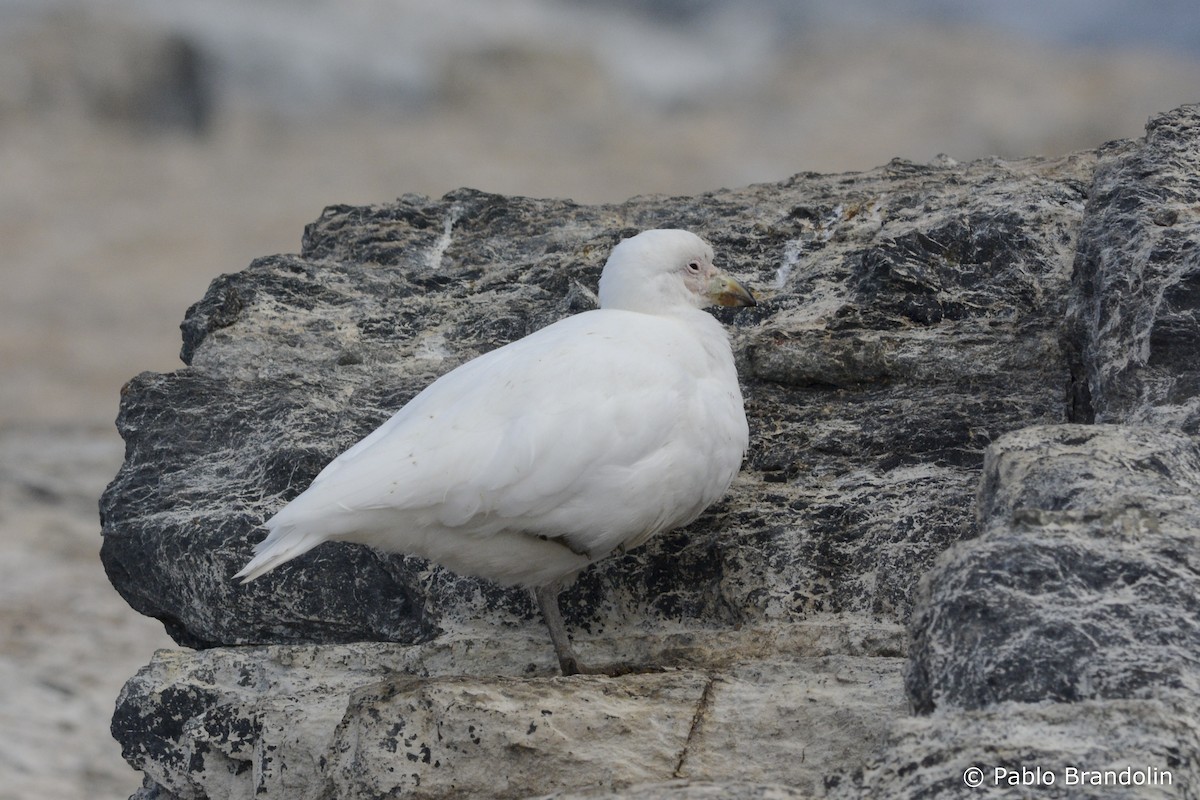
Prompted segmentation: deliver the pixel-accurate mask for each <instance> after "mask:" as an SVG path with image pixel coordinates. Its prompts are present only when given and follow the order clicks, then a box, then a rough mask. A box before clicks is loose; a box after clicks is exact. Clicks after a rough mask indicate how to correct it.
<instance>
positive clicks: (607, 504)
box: [236, 231, 748, 585]
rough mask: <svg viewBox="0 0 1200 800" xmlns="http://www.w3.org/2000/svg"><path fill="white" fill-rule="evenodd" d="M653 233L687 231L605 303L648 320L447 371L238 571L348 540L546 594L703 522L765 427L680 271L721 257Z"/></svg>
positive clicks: (583, 317)
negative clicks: (629, 301) (623, 303)
mask: <svg viewBox="0 0 1200 800" xmlns="http://www.w3.org/2000/svg"><path fill="white" fill-rule="evenodd" d="M649 233H651V234H656V235H659V234H669V235H667V236H651V237H650V238H652V239H655V238H657V239H658V240H660V241H657V242H652V243H651V244H656V245H657V246H656V247H652V248H650V250H649V255H647V253H646V252H644V251H645V250H646V248H645V245H646V244H647V243H646V242H644V241H638V240H640V239H642V238H643V237H646V236H647V234H641V235H640V236H638V237H635V238H634V239H632V240H626V242H625V243H623V244H622V245H621V246H618V248H617V249H615V250H614V252H613V256H612V257H611V258H610V259H609V262H608V264H607V265H606V266H605V271H604V277H603V278H602V284H601V286H602V292H601V297H602V302H603V298H604V297H605V289H612V287H614V286H615V287H618V288H619V290H620V291H619V292H617V294H616V296H619V297H622V298H624V297H636V298H637V302H636V306H637V307H638V309H639V310H628V309H625V308H608V307H606V308H601V309H598V310H595V311H589V312H585V313H582V314H578V315H576V316H573V317H569V318H567V319H565V320H562V321H560V322H557V323H555V324H553V325H550V326H548V327H546V328H543V329H542V330H540V331H537V332H536V333H533V334H531V335H530V336H527V337H525V338H524V339H521V340H519V341H517V342H513V343H512V344H509V345H507V346H505V347H501V348H499V349H497V350H494V351H492V352H490V353H487V354H485V355H483V356H480V357H479V358H476V359H474V360H472V361H469V362H467V363H465V364H463V365H461V366H460V367H458V368H457V369H455V370H453V371H452V372H450V373H448V374H446V375H444V376H442V377H441V378H439V379H438V380H436V381H435V382H434V383H432V384H430V385H429V386H428V387H427V388H426V389H425V390H424V391H423V392H421V393H420V394H419V395H417V396H416V397H415V398H413V400H412V401H411V402H409V403H408V404H407V405H406V406H405V407H404V408H402V409H400V411H399V412H397V413H396V414H395V416H393V417H392V418H391V419H389V420H388V421H387V422H385V423H384V424H383V425H382V426H380V427H379V428H378V429H377V430H375V431H374V432H373V433H371V434H370V435H369V436H367V437H366V438H364V439H363V440H362V441H360V442H359V443H358V444H356V445H355V446H354V447H351V448H350V449H349V450H347V451H346V452H345V453H343V454H342V455H341V456H339V457H338V458H336V459H335V460H334V461H333V462H332V463H330V464H329V465H328V466H327V467H326V468H325V469H324V470H323V471H322V472H321V473H320V474H319V475H318V476H317V477H316V479H315V480H314V481H313V482H312V484H311V485H310V486H309V488H308V489H307V490H306V491H305V492H304V493H303V494H301V495H300V496H299V497H297V498H296V499H295V500H293V501H292V502H291V503H289V504H288V505H287V506H285V507H284V508H283V509H282V510H280V511H279V513H277V514H276V515H275V516H273V517H272V518H271V519H269V520H267V522H266V523H265V526H266V527H267V528H268V529H269V530H270V534H269V535H268V536H267V538H266V539H265V540H264V541H263V542H262V543H260V544H259V545H258V546H257V547H256V548H255V553H256V555H255V557H254V558H253V560H251V561H250V563H248V564H247V565H246V567H245V568H244V569H243V570H242V571H241V572H239V573H238V575H237V576H236V577H241V578H244V579H245V580H253V579H254V578H256V577H258V576H259V575H262V574H263V573H265V572H267V571H269V570H271V569H273V568H275V567H276V566H278V565H279V564H282V563H283V562H285V561H288V560H290V559H292V558H295V557H296V556H298V555H301V554H302V553H304V552H307V551H308V550H309V549H311V548H312V547H314V546H316V545H317V544H319V543H321V542H323V541H327V540H343V541H354V542H361V543H364V544H368V545H371V546H374V547H377V548H380V549H382V550H387V551H392V552H400V553H412V554H416V555H420V556H424V557H426V558H430V559H432V560H434V561H437V562H439V563H441V564H443V565H445V566H447V567H448V568H450V569H452V570H454V571H456V572H460V573H465V574H473V575H480V576H483V577H486V578H490V579H492V580H494V581H497V582H500V583H505V584H524V585H544V584H548V583H551V582H553V581H556V580H559V579H561V578H563V577H565V576H568V575H570V574H572V573H574V572H576V571H578V570H579V569H581V568H582V567H584V566H586V565H587V564H588V563H590V562H591V561H592V560H594V559H596V558H599V557H601V556H604V555H606V554H608V553H609V552H611V551H612V550H614V549H615V548H617V547H619V546H626V547H632V546H636V545H637V544H640V543H641V542H643V541H644V540H645V539H646V538H648V537H649V536H651V535H653V534H654V533H657V532H659V531H662V530H667V529H670V528H674V527H678V526H681V525H685V524H687V523H688V522H690V521H692V520H693V519H694V518H695V517H696V516H698V515H699V514H700V512H701V511H703V509H704V508H705V507H707V506H708V505H709V504H711V503H712V502H713V501H715V500H716V499H718V498H719V497H720V496H721V495H722V494H723V493H724V492H725V490H726V489H727V488H728V487H729V484H730V482H731V481H732V480H733V477H734V475H735V474H736V473H737V470H738V468H739V466H740V464H741V460H742V456H743V454H744V452H745V449H746V445H747V439H748V431H747V427H746V418H745V414H744V412H743V409H742V398H741V393H740V390H739V388H738V382H737V374H736V372H735V369H734V364H733V355H732V352H731V351H730V347H729V342H728V338H727V336H726V334H725V331H724V330H723V329H722V328H721V326H720V325H719V324H718V323H717V321H716V320H715V319H713V318H712V317H711V316H710V315H708V314H707V313H705V312H704V311H701V310H699V309H698V308H697V305H699V301H698V300H696V299H693V298H690V297H687V296H685V295H684V294H683V293H681V292H680V286H682V284H683V277H682V276H681V275H679V276H676V275H674V267H672V266H671V265H676V266H678V267H683V266H685V265H686V264H687V263H688V259H689V258H693V257H703V258H704V259H705V261H706V263H708V264H711V257H712V256H711V250H709V249H708V247H707V245H705V244H704V243H703V242H702V241H701V240H700V239H698V238H697V237H695V236H693V235H692V234H687V233H684V232H663V231H653V232H649ZM629 242H634V243H635V244H636V245H638V247H629V248H626V250H625V251H624V252H623V251H622V247H624V245H625V244H628V243H629ZM695 253H698V254H699V255H698V256H693V254H695ZM681 259H682V260H681ZM668 269H671V270H672V276H671V277H673V278H677V282H678V286H673V285H670V283H669V282H667V283H664V282H663V281H662V280H661V277H662V275H661V273H666V272H667V271H668ZM660 286H662V287H664V288H661V289H659V288H658V287H660ZM639 287H641V288H642V289H643V291H642V292H641V293H639V292H638V291H637V289H638V288H639ZM656 293H657V294H658V295H659V296H657V297H656ZM608 294H609V295H610V296H613V292H612V291H609V293H608ZM646 308H653V309H654V312H653V313H648V312H647V311H646V310H644V309H646Z"/></svg>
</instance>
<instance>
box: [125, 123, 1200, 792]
mask: <svg viewBox="0 0 1200 800" xmlns="http://www.w3.org/2000/svg"><path fill="white" fill-rule="evenodd" d="M1198 176H1200V107H1195V106H1189V107H1184V108H1181V109H1177V110H1175V111H1173V112H1170V113H1167V114H1163V115H1160V116H1158V117H1156V118H1154V119H1153V120H1151V122H1150V123H1149V125H1148V127H1147V132H1146V136H1145V138H1143V139H1139V140H1137V141H1121V142H1114V143H1110V144H1108V145H1105V146H1104V147H1102V148H1100V149H1098V150H1096V151H1090V152H1082V153H1076V154H1073V155H1070V156H1067V157H1064V158H1059V159H1027V160H1022V161H999V160H985V161H978V162H973V163H970V164H958V163H955V162H953V161H952V160H950V159H943V160H940V161H939V162H937V163H934V164H930V165H916V164H911V163H906V162H893V163H891V164H888V165H887V166H884V167H881V168H879V169H876V170H873V171H870V172H864V173H853V174H846V175H832V176H826V175H815V174H804V175H798V176H795V177H793V178H791V179H789V180H786V181H783V182H781V183H777V184H767V185H758V186H752V187H749V188H745V189H739V190H732V191H719V192H713V193H711V194H705V195H702V196H698V197H671V198H668V197H642V198H635V199H633V200H630V201H628V202H626V203H622V204H619V205H608V206H580V205H576V204H573V203H570V202H567V201H555V200H532V199H527V198H513V197H500V196H496V195H488V194H483V193H480V192H475V191H468V190H463V191H459V192H454V193H451V194H449V195H447V196H446V197H444V198H442V199H441V200H438V201H432V200H429V199H427V198H424V197H415V196H406V197H403V198H401V199H400V200H399V201H397V202H396V203H392V204H387V205H381V206H374V207H368V208H351V207H333V208H329V209H327V210H326V211H325V213H324V214H323V215H322V216H321V218H320V219H319V220H317V221H316V222H315V223H313V224H312V225H310V226H309V227H308V229H307V230H306V231H305V235H304V242H303V249H302V251H301V253H300V254H299V255H286V256H273V257H269V258H263V259H260V260H258V261H256V262H254V263H253V264H251V265H250V266H249V267H248V268H247V269H245V270H243V271H242V272H239V273H236V274H232V275H224V276H222V277H220V278H218V279H217V280H216V281H214V282H213V284H212V286H211V288H210V289H209V291H208V293H207V294H206V295H205V297H204V298H203V299H202V300H201V301H200V302H199V303H197V304H196V305H195V306H193V307H192V308H191V309H190V310H189V311H188V314H187V318H186V319H185V320H184V322H183V325H182V328H183V340H184V344H183V352H182V358H183V360H184V362H185V364H186V366H185V367H184V368H182V369H180V370H178V371H176V372H173V373H170V374H166V375H161V374H150V373H145V374H142V375H139V376H138V377H136V378H134V379H133V380H132V381H131V382H130V383H129V384H128V385H127V386H126V388H125V390H124V392H123V396H122V402H121V412H120V417H119V419H118V426H119V428H120V431H121V434H122V436H123V437H124V439H125V442H126V459H125V464H124V466H123V467H122V469H121V471H120V473H119V474H118V475H117V477H116V479H115V480H114V481H113V483H112V484H111V486H109V488H108V490H107V491H106V493H105V494H104V497H103V499H102V501H101V515H102V519H103V532H104V544H103V550H102V556H103V560H104V564H105V567H106V569H107V570H108V574H109V576H110V578H111V580H112V582H113V584H114V586H116V588H117V589H118V590H119V591H120V592H121V594H122V595H123V596H124V597H125V598H126V600H127V601H128V602H129V603H130V605H132V606H133V607H134V608H135V609H136V610H138V611H140V612H142V613H144V614H148V615H151V616H153V617H156V618H158V619H160V620H162V621H163V623H164V625H165V626H166V628H167V630H168V632H169V633H170V634H171V635H172V636H173V637H174V638H175V640H176V641H177V642H178V643H179V644H180V645H182V646H184V647H185V648H191V649H180V650H172V651H162V652H159V653H158V654H156V655H155V657H154V659H153V661H152V662H151V663H150V664H149V665H148V666H146V667H145V668H144V669H142V670H141V671H140V672H139V673H138V674H137V675H136V676H134V677H133V678H132V679H131V680H130V681H129V682H128V684H127V685H126V687H125V690H124V691H123V692H122V694H121V697H120V699H119V700H118V704H117V710H116V714H115V716H114V719H113V732H114V735H115V736H116V737H117V739H118V740H119V741H120V742H121V745H122V747H123V749H124V753H125V757H126V759H127V760H128V761H129V763H130V764H131V765H132V766H133V767H134V768H136V769H138V770H141V771H142V773H143V774H144V787H143V789H142V790H141V791H140V793H139V796H140V797H142V798H147V799H148V798H164V799H169V798H188V799H189V800H191V799H192V798H240V797H245V798H250V797H257V798H289V800H291V799H294V798H314V799H315V798H333V797H362V798H366V797H385V796H386V797H398V796H413V797H464V796H488V797H506V798H522V797H534V796H545V795H550V796H554V797H558V798H567V797H570V798H584V797H587V798H615V797H638V798H685V797H686V798H708V797H746V798H775V797H778V798H802V797H803V798H819V797H869V798H879V797H889V798H891V797H896V798H909V797H911V798H916V797H922V798H932V797H958V796H961V795H962V794H964V793H965V792H969V791H971V790H970V789H969V788H968V786H966V785H964V781H966V783H967V784H970V783H971V782H972V781H974V780H975V778H976V777H977V776H978V778H979V780H980V781H981V782H982V784H983V785H984V786H985V787H987V788H988V789H989V794H988V796H989V797H1023V796H1027V795H1028V794H1029V793H1030V791H1033V790H1034V789H1031V787H1032V786H1036V791H1037V792H1038V794H1039V796H1043V795H1044V796H1047V797H1055V796H1062V797H1067V796H1069V797H1071V798H1082V797H1114V796H1129V797H1133V796H1137V797H1200V756H1198V755H1197V754H1198V753H1200V723H1198V722H1197V720H1200V701H1198V699H1197V698H1198V690H1200V599H1198V598H1200V547H1198V546H1197V544H1198V543H1197V538H1198V537H1200V500H1198V499H1197V498H1198V495H1200V447H1198V440H1197V434H1198V433H1200V358H1197V353H1198V352H1200V177H1198ZM663 226H670V227H684V228H689V229H692V230H694V231H696V232H698V233H700V234H701V235H703V236H704V237H706V238H707V239H708V240H709V241H711V242H712V243H713V245H714V247H715V249H716V251H717V253H718V257H719V258H720V259H721V261H722V262H723V264H724V265H725V266H726V267H728V268H729V269H731V271H733V272H735V273H739V274H741V275H743V276H744V277H746V278H748V279H750V281H751V282H752V283H753V284H754V285H755V286H756V288H757V289H758V291H759V295H760V299H761V300H762V302H761V304H760V306H759V307H757V308H755V309H746V310H736V311H734V310H721V311H718V312H716V313H718V314H719V315H720V316H721V317H722V319H723V321H724V322H726V323H727V324H728V326H729V328H730V330H731V331H732V335H733V340H734V348H735V352H736V354H737V358H738V362H739V369H740V374H741V377H742V380H743V383H744V386H743V388H744V391H745V395H746V404H747V411H748V414H749V417H750V424H751V447H750V453H749V456H748V458H747V461H746V464H745V467H744V469H743V472H742V474H741V475H740V476H739V478H738V479H737V481H736V482H735V484H734V487H733V490H732V491H731V492H730V494H729V495H728V496H727V498H726V499H725V500H724V501H723V502H722V503H721V504H719V506H717V507H715V508H714V509H711V510H710V511H709V512H708V513H707V514H705V515H704V516H703V517H702V518H701V519H700V520H698V521H697V522H696V523H695V524H694V525H692V526H691V527H690V528H689V529H687V530H685V531H680V532H676V533H673V534H670V535H665V536H662V537H659V538H658V539H656V540H654V541H652V542H650V543H648V544H647V545H645V546H644V547H642V548H640V549H638V550H636V551H633V552H630V553H628V554H625V555H621V556H618V557H613V558H610V559H608V560H606V561H604V562H602V563H599V564H597V565H595V566H594V567H593V568H591V569H589V570H588V571H586V572H585V573H584V574H583V575H582V576H581V578H580V580H579V581H578V582H577V583H576V584H575V586H574V587H572V588H571V589H570V590H569V591H568V592H566V593H564V595H563V598H562V602H563V606H564V612H565V614H566V616H567V621H568V625H569V626H570V627H571V629H572V630H573V632H574V635H575V638H576V642H577V645H578V648H579V650H580V652H581V655H582V656H583V657H584V658H585V659H586V660H590V661H592V662H596V663H604V662H617V661H624V662H634V663H639V664H643V665H645V666H646V670H645V671H642V672H635V673H631V674H626V675H623V676H621V677H611V678H610V677H599V676H581V677H573V678H561V677H558V676H556V674H555V670H554V668H553V659H552V653H551V649H550V646H549V642H548V641H547V640H546V637H545V634H544V632H543V629H542V627H541V624H540V620H539V619H538V617H537V614H536V610H535V607H534V605H533V603H532V601H531V598H530V597H529V596H528V595H527V594H526V593H525V592H522V591H519V590H509V589H500V588H497V587H495V586H492V585H490V584H488V583H486V582H482V581H478V580H474V579H468V578H462V577H458V576H455V575H453V574H450V573H447V572H445V571H443V570H441V569H439V568H436V567H434V566H432V565H430V564H428V563H426V562H423V561H421V560H419V559H415V558H405V557H400V556H384V555H381V554H379V553H376V552H373V551H371V550H368V549H366V548H362V547H357V546H354V545H339V544H326V545H323V546H322V547H320V548H318V549H316V550H314V551H313V552H312V553H310V554H308V555H307V556H305V557H302V558H300V559H297V560H296V561H295V562H294V563H292V564H289V565H287V567H285V568H282V569H279V570H277V571H276V572H274V573H272V574H271V575H269V576H267V577H266V578H264V579H262V580H259V581H257V582H255V583H253V584H251V585H249V586H245V587H243V586H240V585H238V584H236V583H235V582H233V581H231V580H230V576H231V575H232V574H233V573H234V572H235V571H236V570H237V569H238V568H239V567H240V566H241V565H242V563H243V562H244V561H245V559H246V558H247V557H248V554H249V552H250V548H251V546H252V544H253V542H254V541H257V539H258V538H259V537H260V536H261V535H262V534H261V531H259V530H258V529H257V526H258V524H259V523H261V522H262V520H263V519H265V518H266V517H267V516H269V515H270V514H271V513H272V512H273V511H274V510H276V509H277V508H279V507H280V506H281V505H283V504H284V503H285V502H286V501H287V500H288V499H290V498H291V497H294V496H295V495H296V494H298V493H299V492H300V491H301V490H302V489H303V488H304V487H305V486H306V485H307V483H308V481H310V480H311V479H312V477H313V476H314V475H315V474H316V472H317V471H318V470H319V469H320V468H321V467H322V466H323V465H324V464H325V463H326V462H327V461H328V460H329V459H331V458H332V457H333V456H335V455H336V454H337V453H339V452H340V451H341V450H342V449H344V448H345V447H347V446H349V445H350V444H351V443H353V442H354V441H356V440H357V439H358V438H360V437H361V436H363V435H365V434H366V433H367V432H368V431H370V430H371V429H372V428H373V427H374V426H376V425H377V424H378V423H380V422H381V421H383V420H384V419H385V418H386V417H387V416H388V415H390V413H391V412H392V411H394V410H395V409H396V408H398V407H399V406H400V405H402V404H403V403H404V402H405V401H406V400H407V399H408V398H410V397H411V396H412V395H413V394H415V393H416V392H417V391H418V390H419V389H420V388H421V387H423V386H424V385H425V384H426V383H428V382H429V381H430V380H431V379H432V378H433V377H435V376H436V375H438V374H441V373H443V372H445V371H447V370H449V369H450V368H452V367H453V366H455V365H456V364H458V363H460V362H462V361H464V360H466V359H468V358H471V357H473V356H475V355H477V354H479V353H481V352H484V351H486V350H488V349H491V348H493V347H495V346H497V345H500V344H503V343H505V342H507V341H511V340H513V339H516V338H519V337H521V336H523V335H524V334H526V333H528V332H530V331H532V330H534V329H536V328H538V327H541V326H543V325H545V324H547V323H548V322H550V321H552V320H554V319H557V318H559V317H561V316H563V315H566V314H570V313H574V312H577V311H580V310H583V309H587V308H590V307H592V306H593V305H594V303H595V295H594V287H595V284H596V279H597V277H598V274H599V269H600V266H601V265H602V263H603V260H604V258H605V257H606V255H607V253H608V251H609V249H610V248H611V247H612V246H613V245H614V244H615V243H616V242H617V241H619V240H620V238H622V237H623V236H625V235H629V234H630V233H632V232H634V231H637V230H641V229H644V228H651V227H663ZM976 769H978V770H979V772H978V773H976V772H975V771H974V770H976ZM1072 769H1073V770H1075V772H1074V773H1072V772H1071V770H1072ZM1035 770H1037V772H1036V773H1035V772H1034V771H1035ZM1093 773H1095V774H1098V775H1099V776H1100V780H1101V781H1103V782H1104V783H1102V784H1097V783H1095V779H1094V778H1093V777H1091V776H1092V775H1093ZM1081 775H1082V776H1083V777H1080V776H1081ZM1013 776H1016V780H1014V778H1013ZM1047 776H1050V778H1049V781H1050V782H1048V779H1047ZM1073 777H1074V778H1075V780H1074V781H1072V778H1073ZM1110 779H1111V780H1110ZM1034 780H1036V781H1037V783H1036V784H1033V783H1030V781H1034Z"/></svg>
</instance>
